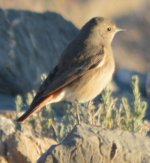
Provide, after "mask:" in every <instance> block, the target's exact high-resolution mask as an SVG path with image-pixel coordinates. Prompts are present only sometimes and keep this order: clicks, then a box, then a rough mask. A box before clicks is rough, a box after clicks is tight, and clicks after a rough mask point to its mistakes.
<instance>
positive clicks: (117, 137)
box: [38, 124, 150, 163]
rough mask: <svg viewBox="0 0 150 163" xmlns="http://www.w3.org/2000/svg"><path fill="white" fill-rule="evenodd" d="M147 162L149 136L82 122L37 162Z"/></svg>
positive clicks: (149, 160)
mask: <svg viewBox="0 0 150 163" xmlns="http://www.w3.org/2000/svg"><path fill="white" fill-rule="evenodd" d="M79 162H85V163H110V162H112V163H133V162H134V163H150V139H149V138H148V137H143V136H142V135H138V134H132V133H129V132H127V131H121V130H108V129H103V128H101V127H95V126H88V125H85V124H82V125H79V126H77V127H75V128H74V129H73V130H72V132H71V133H70V134H69V135H68V136H67V137H66V138H65V139H64V140H63V141H62V143H60V144H58V145H55V146H52V147H51V148H49V150H48V151H47V152H46V153H45V154H44V155H43V156H41V158H40V159H39V160H38V163H79Z"/></svg>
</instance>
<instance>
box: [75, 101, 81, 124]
mask: <svg viewBox="0 0 150 163" xmlns="http://www.w3.org/2000/svg"><path fill="white" fill-rule="evenodd" d="M79 107H80V104H79V102H78V101H77V100H76V101H75V109H76V119H77V124H78V125H79V124H80V122H81V121H80V113H79V109H80V108H79Z"/></svg>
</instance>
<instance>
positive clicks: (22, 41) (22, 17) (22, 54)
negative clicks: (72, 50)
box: [0, 9, 78, 95]
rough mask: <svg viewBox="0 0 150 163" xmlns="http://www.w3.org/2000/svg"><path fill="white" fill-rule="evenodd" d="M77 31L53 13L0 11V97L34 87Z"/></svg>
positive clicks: (37, 85) (53, 64) (22, 92)
mask: <svg viewBox="0 0 150 163" xmlns="http://www.w3.org/2000/svg"><path fill="white" fill-rule="evenodd" d="M77 32H78V30H77V29H76V27H75V26H74V25H73V24H72V23H70V22H68V21H67V20H65V19H64V18H63V17H62V16H60V15H59V14H56V13H52V12H45V13H43V14H39V13H33V12H29V11H17V10H2V9H0V70H1V71H0V94H5V95H16V94H25V93H26V92H28V91H31V90H32V89H36V88H38V87H39V85H40V83H41V78H40V76H41V74H42V73H48V72H49V71H50V70H51V69H52V68H53V67H54V66H55V65H56V63H57V61H58V59H59V57H60V55H61V52H62V51H63V49H64V48H65V47H66V46H67V44H68V43H69V42H70V40H72V39H73V38H74V37H75V35H76V34H77Z"/></svg>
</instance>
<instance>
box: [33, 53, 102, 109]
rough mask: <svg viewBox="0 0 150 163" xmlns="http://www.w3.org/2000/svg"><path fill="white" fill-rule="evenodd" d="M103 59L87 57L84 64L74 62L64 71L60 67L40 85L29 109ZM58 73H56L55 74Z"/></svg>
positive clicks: (98, 55)
mask: <svg viewBox="0 0 150 163" xmlns="http://www.w3.org/2000/svg"><path fill="white" fill-rule="evenodd" d="M103 59H104V54H99V53H98V54H95V55H94V56H91V57H88V58H87V59H86V60H84V62H77V63H76V62H75V63H74V64H73V65H72V66H71V67H69V68H67V69H66V65H64V67H63V66H62V67H61V69H60V70H56V74H55V73H54V74H51V75H49V76H48V77H47V79H46V80H45V81H44V83H43V84H42V85H41V87H40V89H39V91H38V93H37V95H36V96H35V98H34V100H33V102H32V104H31V108H33V107H35V106H36V105H38V104H39V103H40V102H41V101H43V100H44V99H45V98H46V97H48V96H50V95H51V94H53V93H55V92H57V91H59V90H61V89H63V88H64V87H65V86H67V85H69V84H71V83H72V82H73V81H74V80H76V79H78V78H80V77H81V76H82V75H84V74H85V73H87V72H88V71H90V70H91V69H93V68H96V67H97V66H98V65H99V64H100V62H102V60H103ZM57 72H58V73H57Z"/></svg>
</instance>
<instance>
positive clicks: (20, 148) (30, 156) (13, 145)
mask: <svg viewBox="0 0 150 163" xmlns="http://www.w3.org/2000/svg"><path fill="white" fill-rule="evenodd" d="M5 143H6V146H7V155H6V158H7V160H8V162H11V163H16V162H18V163H19V162H21V163H27V162H28V163H33V162H36V161H37V159H38V158H39V156H40V155H41V154H42V153H44V152H45V151H46V150H47V149H48V147H49V146H51V145H52V144H55V143H56V142H55V141H53V140H51V139H48V138H36V137H34V136H30V137H29V136H26V135H25V134H24V133H22V132H19V131H17V132H16V133H15V134H13V135H11V136H10V137H9V138H8V139H7V141H6V142H5Z"/></svg>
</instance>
